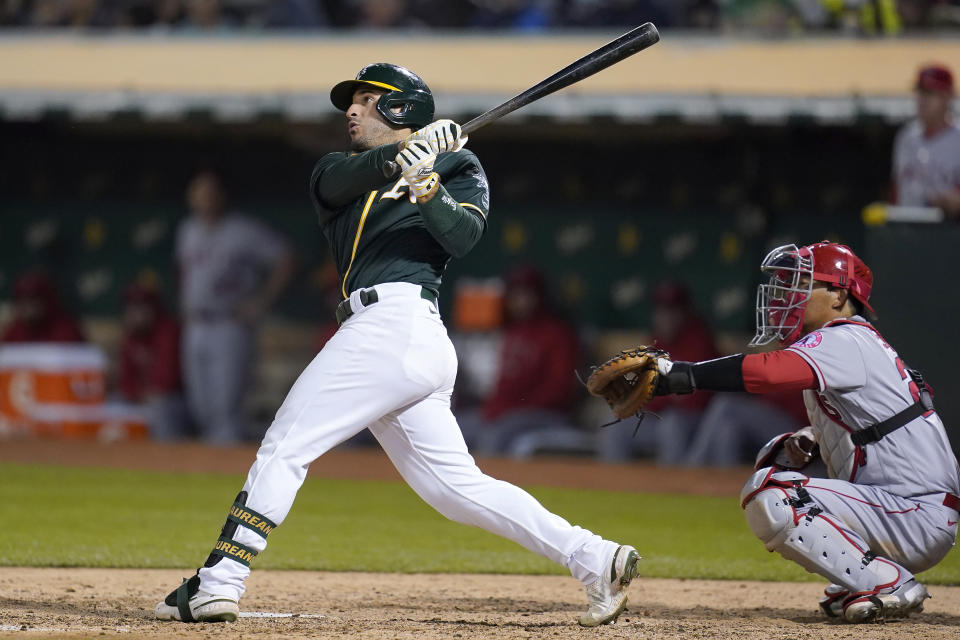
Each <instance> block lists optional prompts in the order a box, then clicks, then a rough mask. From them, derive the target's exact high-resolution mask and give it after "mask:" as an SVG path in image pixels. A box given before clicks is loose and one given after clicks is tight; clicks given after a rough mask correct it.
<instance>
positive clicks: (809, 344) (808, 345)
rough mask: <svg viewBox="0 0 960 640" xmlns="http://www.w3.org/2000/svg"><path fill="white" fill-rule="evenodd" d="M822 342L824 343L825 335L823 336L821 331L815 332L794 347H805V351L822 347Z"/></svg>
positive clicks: (800, 340)
mask: <svg viewBox="0 0 960 640" xmlns="http://www.w3.org/2000/svg"><path fill="white" fill-rule="evenodd" d="M821 342H823V334H821V333H820V332H819V331H814V332H813V333H808V334H807V335H805V336H803V337H802V338H800V339H799V340H797V341H796V342H794V343H793V346H794V347H803V348H804V349H813V348H814V347H818V346H820V343H821Z"/></svg>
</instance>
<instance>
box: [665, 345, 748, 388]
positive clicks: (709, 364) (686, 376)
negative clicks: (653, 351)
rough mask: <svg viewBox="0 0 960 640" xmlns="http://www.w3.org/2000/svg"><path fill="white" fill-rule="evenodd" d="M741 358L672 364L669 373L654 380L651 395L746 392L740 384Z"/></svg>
mask: <svg viewBox="0 0 960 640" xmlns="http://www.w3.org/2000/svg"><path fill="white" fill-rule="evenodd" d="M744 357H745V356H744V354H742V353H737V354H734V355H732V356H727V357H725V358H717V359H715V360H705V361H703V362H674V363H673V368H672V369H670V373H668V374H667V375H665V376H660V378H659V379H658V380H657V388H656V391H655V395H658V396H665V395H670V394H685V393H693V392H694V391H696V390H698V389H699V390H701V391H746V387H745V386H744V384H743V358H744Z"/></svg>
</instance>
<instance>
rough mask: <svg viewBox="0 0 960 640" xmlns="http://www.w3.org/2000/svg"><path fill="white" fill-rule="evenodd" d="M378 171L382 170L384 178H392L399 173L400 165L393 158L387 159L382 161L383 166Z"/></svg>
mask: <svg viewBox="0 0 960 640" xmlns="http://www.w3.org/2000/svg"><path fill="white" fill-rule="evenodd" d="M380 171H382V172H383V177H384V178H392V177H394V176H395V175H397V174H398V173H400V165H398V164H397V163H396V162H394V161H393V160H387V161H386V162H384V163H383V166H382V167H380Z"/></svg>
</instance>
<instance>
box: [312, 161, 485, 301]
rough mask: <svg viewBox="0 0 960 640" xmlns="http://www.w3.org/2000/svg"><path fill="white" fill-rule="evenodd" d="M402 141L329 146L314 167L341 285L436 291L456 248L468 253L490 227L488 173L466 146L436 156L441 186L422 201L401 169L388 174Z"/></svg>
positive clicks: (316, 200) (318, 205)
mask: <svg viewBox="0 0 960 640" xmlns="http://www.w3.org/2000/svg"><path fill="white" fill-rule="evenodd" d="M396 154H397V145H396V144H389V145H384V146H381V147H376V148H374V149H371V150H369V151H364V152H362V153H353V154H349V153H341V152H337V153H329V154H327V155H325V156H323V157H322V158H321V159H320V161H319V162H318V163H317V165H316V167H315V168H314V170H313V175H312V177H311V180H310V196H311V199H312V201H313V204H314V208H315V209H316V211H317V215H318V216H319V218H320V225H321V227H322V229H323V233H324V236H325V237H326V238H327V242H328V243H329V244H330V249H331V251H332V252H333V258H334V261H335V263H336V266H337V270H338V271H339V273H340V281H341V286H340V293H341V294H342V295H343V297H344V298H346V297H347V296H348V295H349V294H350V292H351V291H354V290H356V289H360V288H364V287H370V286H373V285H375V284H379V283H382V282H411V283H414V284H419V285H422V286H424V287H426V288H428V289H430V290H432V291H434V292H435V293H436V292H438V291H439V287H440V280H441V277H442V275H443V271H444V269H445V268H446V266H447V263H448V262H449V261H450V258H451V256H461V255H464V254H466V253H467V251H469V250H470V249H471V248H472V247H473V245H474V244H476V242H477V240H479V238H480V236H481V235H482V234H483V231H484V230H485V229H486V218H487V213H488V211H489V208H490V191H489V187H488V185H487V177H486V174H485V173H484V171H483V167H481V166H480V161H479V160H478V159H477V157H476V156H475V155H474V154H473V153H472V152H471V151H468V150H466V149H463V150H461V151H458V152H455V153H441V154H440V155H438V156H437V160H436V163H435V165H434V170H435V171H436V172H437V173H438V174H439V175H440V183H441V186H440V189H439V190H438V191H437V193H436V194H435V195H434V197H433V198H432V199H431V200H430V201H429V202H427V203H423V204H417V202H416V201H415V200H414V199H412V197H411V195H410V190H409V188H408V187H407V184H406V182H405V181H404V180H403V178H402V177H400V176H398V177H397V178H394V179H392V180H387V179H385V178H384V177H383V174H382V173H381V170H380V167H381V166H382V165H383V163H384V162H385V161H386V160H393V159H394V157H395V156H396Z"/></svg>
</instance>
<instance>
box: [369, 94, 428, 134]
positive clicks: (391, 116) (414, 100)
mask: <svg viewBox="0 0 960 640" xmlns="http://www.w3.org/2000/svg"><path fill="white" fill-rule="evenodd" d="M397 107H400V108H399V109H398V110H396V111H395V109H396V108H397ZM377 112H378V113H379V114H380V115H381V116H383V117H384V119H385V120H386V121H387V122H390V123H392V124H395V125H402V126H405V127H412V128H419V127H424V126H426V125H428V124H430V123H431V122H433V97H432V96H431V95H430V94H429V93H427V92H425V91H418V90H411V91H390V92H389V93H385V94H383V95H382V96H380V100H378V101H377Z"/></svg>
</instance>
